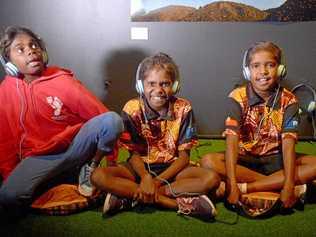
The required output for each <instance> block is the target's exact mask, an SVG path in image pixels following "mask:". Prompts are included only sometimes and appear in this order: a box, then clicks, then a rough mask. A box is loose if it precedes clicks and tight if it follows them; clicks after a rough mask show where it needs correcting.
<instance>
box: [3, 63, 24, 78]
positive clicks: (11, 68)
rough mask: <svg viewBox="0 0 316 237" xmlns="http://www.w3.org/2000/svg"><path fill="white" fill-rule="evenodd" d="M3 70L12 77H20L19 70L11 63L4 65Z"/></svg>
mask: <svg viewBox="0 0 316 237" xmlns="http://www.w3.org/2000/svg"><path fill="white" fill-rule="evenodd" d="M4 70H5V71H6V73H7V74H8V75H10V76H12V77H18V76H19V75H20V72H19V69H18V68H17V67H16V66H15V65H14V64H13V63H11V62H7V63H6V64H5V65H4Z"/></svg>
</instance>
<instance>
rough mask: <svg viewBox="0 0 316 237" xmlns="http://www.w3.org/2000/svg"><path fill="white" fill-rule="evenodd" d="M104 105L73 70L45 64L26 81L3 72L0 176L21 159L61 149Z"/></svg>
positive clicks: (0, 117)
mask: <svg viewBox="0 0 316 237" xmlns="http://www.w3.org/2000/svg"><path fill="white" fill-rule="evenodd" d="M106 111H108V109H107V108H106V107H105V106H104V105H103V104H102V103H101V102H100V101H99V100H98V99H97V98H96V97H95V96H94V95H93V94H92V93H90V92H89V91H88V90H87V89H86V88H85V87H84V86H83V85H82V84H81V83H80V81H79V80H77V79H76V78H75V77H74V75H73V73H72V72H70V71H68V70H65V69H61V68H57V67H48V68H46V69H45V71H44V72H43V74H42V76H41V77H40V78H38V79H36V80H34V81H32V82H31V83H29V84H28V83H26V82H25V81H24V80H21V79H18V78H15V77H11V76H6V77H5V79H4V80H3V81H2V83H1V84H0V174H1V176H3V177H4V178H7V177H8V175H9V174H10V172H11V171H12V170H13V169H14V167H15V166H16V164H17V163H18V162H19V161H20V160H21V159H23V158H25V157H28V156H34V155H48V154H57V153H60V152H63V151H65V150H66V149H67V148H68V146H69V144H70V143H71V141H72V139H73V138H74V136H75V135H76V134H77V132H78V131H79V129H80V128H81V126H82V125H83V124H84V123H85V122H86V121H88V120H89V119H91V118H92V117H94V116H96V115H99V114H101V113H104V112H106Z"/></svg>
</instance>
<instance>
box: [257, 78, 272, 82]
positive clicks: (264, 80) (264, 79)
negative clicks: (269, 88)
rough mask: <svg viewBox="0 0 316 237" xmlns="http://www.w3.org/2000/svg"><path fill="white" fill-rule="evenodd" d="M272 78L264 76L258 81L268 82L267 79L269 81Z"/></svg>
mask: <svg viewBox="0 0 316 237" xmlns="http://www.w3.org/2000/svg"><path fill="white" fill-rule="evenodd" d="M270 79H271V78H270V77H263V78H259V79H257V81H259V82H267V81H269V80H270Z"/></svg>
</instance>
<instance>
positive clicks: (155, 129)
mask: <svg viewBox="0 0 316 237" xmlns="http://www.w3.org/2000/svg"><path fill="white" fill-rule="evenodd" d="M122 118H123V122H124V126H125V132H124V133H123V135H122V136H121V138H120V145H121V146H123V147H124V148H126V149H128V150H129V151H130V152H131V153H138V154H140V155H141V156H142V157H143V158H144V161H145V162H147V163H150V164H158V163H171V162H173V161H174V160H175V159H177V156H178V152H179V151H182V150H190V149H191V148H192V147H193V146H194V145H196V144H197V134H196V126H195V120H194V115H193V111H192V107H191V104H190V102H189V101H187V100H185V99H182V98H177V97H174V96H172V97H171V98H170V99H169V106H168V112H167V114H166V115H165V116H163V117H160V115H159V114H158V113H156V112H155V111H154V110H152V109H151V108H150V107H149V105H148V104H147V102H146V100H145V99H139V98H137V99H132V100H130V101H128V102H127V103H126V104H125V106H124V108H123V111H122Z"/></svg>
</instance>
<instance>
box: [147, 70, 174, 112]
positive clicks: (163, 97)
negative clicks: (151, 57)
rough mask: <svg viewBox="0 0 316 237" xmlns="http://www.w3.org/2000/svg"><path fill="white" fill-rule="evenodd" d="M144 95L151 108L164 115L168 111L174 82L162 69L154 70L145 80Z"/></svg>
mask: <svg viewBox="0 0 316 237" xmlns="http://www.w3.org/2000/svg"><path fill="white" fill-rule="evenodd" d="M143 83H144V95H145V97H146V100H147V102H148V104H149V106H150V107H151V108H152V109H153V110H155V111H156V112H158V113H159V114H162V113H164V112H166V111H167V110H168V101H169V97H170V96H171V95H172V85H173V81H172V80H171V78H170V77H169V75H168V74H166V72H165V71H164V70H163V69H161V68H154V69H152V70H151V71H150V72H149V73H148V74H147V76H146V77H145V79H144V82H143Z"/></svg>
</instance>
